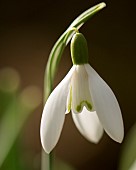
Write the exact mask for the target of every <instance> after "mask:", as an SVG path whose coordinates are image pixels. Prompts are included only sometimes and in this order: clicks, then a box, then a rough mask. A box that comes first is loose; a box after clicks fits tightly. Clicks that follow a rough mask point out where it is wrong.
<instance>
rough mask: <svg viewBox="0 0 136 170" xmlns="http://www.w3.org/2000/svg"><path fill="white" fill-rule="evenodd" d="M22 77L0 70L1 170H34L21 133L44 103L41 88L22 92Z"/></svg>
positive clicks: (7, 69) (10, 70)
mask: <svg viewBox="0 0 136 170" xmlns="http://www.w3.org/2000/svg"><path fill="white" fill-rule="evenodd" d="M19 85H20V76H19V74H18V72H17V71H16V70H14V69H12V68H4V69H3V70H1V71H0V169H1V170H9V169H10V170H24V169H30V168H28V167H27V164H25V162H24V161H23V154H22V153H23V151H21V146H20V141H19V138H18V136H19V134H20V132H21V130H22V128H23V126H24V125H25V122H26V120H27V118H28V117H29V115H30V114H31V113H33V111H34V110H35V109H36V108H37V107H38V106H39V104H40V103H41V93H40V90H39V88H38V87H35V86H29V87H26V88H25V89H23V90H20V88H19V87H20V86H19Z"/></svg>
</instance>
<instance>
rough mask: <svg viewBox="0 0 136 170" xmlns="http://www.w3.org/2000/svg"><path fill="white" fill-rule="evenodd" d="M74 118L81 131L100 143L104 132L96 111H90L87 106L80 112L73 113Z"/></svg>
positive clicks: (85, 135) (87, 137) (89, 138)
mask: <svg viewBox="0 0 136 170" xmlns="http://www.w3.org/2000/svg"><path fill="white" fill-rule="evenodd" d="M72 117H73V120H74V122H75V125H76V127H77V128H78V130H79V131H80V133H81V134H82V135H83V136H84V137H85V138H86V139H88V140H89V141H91V142H93V143H98V142H99V140H100V139H101V137H102V134H103V128H102V125H101V124H100V121H99V119H98V116H97V114H96V112H95V111H94V112H90V111H88V110H87V109H86V108H85V107H84V108H83V111H82V112H81V113H79V114H75V113H72Z"/></svg>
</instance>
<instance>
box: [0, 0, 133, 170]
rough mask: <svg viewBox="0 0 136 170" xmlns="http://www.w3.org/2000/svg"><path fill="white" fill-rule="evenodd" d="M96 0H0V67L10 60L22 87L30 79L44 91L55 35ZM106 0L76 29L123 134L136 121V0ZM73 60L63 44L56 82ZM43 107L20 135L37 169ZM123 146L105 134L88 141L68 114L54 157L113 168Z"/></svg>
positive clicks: (82, 166) (25, 152)
mask: <svg viewBox="0 0 136 170" xmlns="http://www.w3.org/2000/svg"><path fill="white" fill-rule="evenodd" d="M99 2H101V1H98V0H92V1H90V0H85V1H83V0H74V1H73V0H68V1H64V0H58V1H56V0H50V1H49V0H44V1H43V0H23V1H17V0H11V1H10V0H0V68H4V67H7V66H10V67H13V68H15V69H17V71H18V72H19V73H20V75H21V78H22V87H25V86H27V85H30V84H34V85H37V86H39V87H40V88H41V89H42V91H43V77H44V70H45V66H46V62H47V59H48V56H49V53H50V50H51V48H52V47H53V45H54V43H55V41H56V40H57V39H58V38H59V36H60V35H61V34H62V33H63V32H64V31H65V29H66V28H67V27H68V26H69V24H70V23H71V22H72V21H73V20H74V19H75V18H76V17H77V16H78V15H79V14H80V13H82V12H83V11H85V10H86V9H88V8H90V7H91V6H93V5H95V4H97V3H99ZM105 2H106V4H107V7H106V8H105V9H104V10H102V11H101V12H99V13H98V14H97V15H95V16H94V17H93V18H92V19H91V20H89V22H87V23H86V24H85V25H84V26H83V27H82V29H81V30H80V31H81V32H82V33H83V34H84V35H85V37H86V39H87V41H88V46H89V53H90V59H89V60H90V64H91V65H92V66H93V67H94V68H95V70H96V71H97V72H98V73H99V74H100V75H101V77H102V78H103V79H104V80H105V81H106V82H107V83H108V84H109V85H110V87H111V88H112V89H113V91H114V93H115V94H116V97H117V99H118V101H119V103H120V106H121V109H122V115H123V119H124V125H125V134H127V132H128V130H129V129H130V127H131V126H132V125H133V124H134V123H135V121H136V113H135V105H136V103H135V102H136V100H135V96H136V91H135V87H136V64H135V63H136V54H135V50H136V12H135V11H136V9H135V5H136V1H132V0H129V1H128V0H120V1H117V0H110V1H108V0H105ZM71 66H72V63H71V59H70V52H69V47H67V48H66V50H65V52H64V54H63V57H62V60H61V63H60V67H59V69H58V72H57V76H56V79H55V84H54V85H57V83H58V82H59V81H60V80H61V79H62V78H63V77H64V76H65V74H66V73H67V71H68V70H69V69H70V67H71ZM42 107H43V106H42V105H41V107H40V108H38V109H37V110H36V111H35V112H34V113H33V114H32V115H31V116H30V118H29V120H28V121H27V123H26V125H25V128H24V129H23V131H22V133H21V135H20V139H21V149H22V151H23V152H22V157H23V159H24V160H25V161H26V162H28V164H30V166H31V167H32V169H36V170H39V169H40V150H41V144H40V137H39V127H40V118H41V113H42ZM121 146H122V145H121V144H118V143H116V142H114V141H112V140H111V139H110V138H109V137H108V136H107V134H104V136H103V138H102V139H101V141H100V142H99V144H97V145H94V144H92V143H89V142H88V141H87V140H85V139H84V138H83V137H82V136H81V135H80V134H79V132H78V130H77V129H76V127H75V125H74V123H73V121H72V119H71V115H70V114H69V115H67V116H66V121H65V125H64V128H63V132H62V135H61V138H60V140H59V143H58V145H57V147H56V149H55V151H56V155H57V157H58V158H60V159H62V160H64V161H66V162H67V163H69V164H71V165H72V166H73V167H75V168H76V169H77V170H83V169H84V170H90V169H92V170H116V169H117V167H118V162H119V158H120V151H121ZM27 155H29V157H28V156H27ZM36 160H39V161H36ZM37 162H38V163H37Z"/></svg>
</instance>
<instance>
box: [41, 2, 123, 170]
mask: <svg viewBox="0 0 136 170" xmlns="http://www.w3.org/2000/svg"><path fill="white" fill-rule="evenodd" d="M105 6H106V4H105V3H104V2H102V3H100V4H97V5H95V6H93V7H91V8H89V9H88V10H86V11H85V12H83V13H82V14H81V15H79V16H78V17H77V18H76V19H75V20H74V21H73V22H72V23H71V25H70V26H69V27H68V28H67V29H66V31H65V32H64V33H63V34H62V35H61V36H60V38H59V39H58V40H57V42H56V43H55V45H54V46H53V48H52V50H51V53H50V55H49V59H48V62H47V66H46V70H45V77H44V104H45V106H44V110H43V114H42V119H41V127H40V136H41V143H42V146H43V148H44V151H45V152H44V151H42V165H41V169H42V170H44V169H48V170H52V169H54V168H53V162H52V160H53V159H52V152H51V150H52V149H53V148H54V147H55V145H56V144H57V142H58V140H59V137H60V135H61V130H62V128H63V124H64V120H65V115H66V114H67V113H69V112H70V111H71V113H72V117H73V120H74V123H75V125H76V127H77V128H78V130H79V131H80V133H81V134H82V135H83V136H84V137H85V138H86V139H88V140H89V141H91V142H93V143H97V142H98V141H99V140H100V138H101V137H102V134H103V131H104V130H105V131H106V132H107V134H108V135H109V136H110V137H111V138H112V139H114V140H115V141H117V142H121V141H122V139H123V134H124V129H123V121H122V116H121V111H120V108H119V104H118V102H117V99H116V97H115V95H114V94H113V92H112V90H111V89H110V87H109V86H108V85H107V84H106V83H105V82H104V81H103V79H102V78H101V77H100V76H99V75H98V74H97V73H96V71H95V70H94V69H93V68H92V67H91V66H90V65H89V63H88V47H87V42H86V40H85V38H84V36H83V35H82V34H81V33H79V32H78V30H79V29H80V28H81V27H82V26H83V25H84V24H85V23H86V22H87V21H88V20H89V19H90V18H91V17H92V16H93V15H94V14H96V13H97V12H99V11H100V10H101V9H103V8H104V7H105ZM71 38H72V41H71V57H72V62H73V66H72V68H71V69H70V71H69V72H68V74H67V75H66V76H65V78H64V79H63V80H62V81H61V82H60V83H59V85H58V86H57V87H56V88H55V89H54V90H53V80H54V77H55V73H56V70H57V67H58V65H59V62H60V59H61V56H62V54H63V51H64V49H65V47H66V46H67V45H68V43H69V42H70V40H71ZM50 152H51V153H50ZM46 153H47V154H46ZM48 153H50V154H49V155H48Z"/></svg>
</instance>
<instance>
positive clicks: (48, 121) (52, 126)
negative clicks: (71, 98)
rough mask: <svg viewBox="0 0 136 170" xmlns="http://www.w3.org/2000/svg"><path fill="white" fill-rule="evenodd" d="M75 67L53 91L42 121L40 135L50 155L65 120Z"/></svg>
mask: <svg viewBox="0 0 136 170" xmlns="http://www.w3.org/2000/svg"><path fill="white" fill-rule="evenodd" d="M73 71H74V66H73V67H72V68H71V70H70V71H69V73H68V74H67V76H66V77H65V78H64V79H63V80H62V81H61V82H60V84H59V85H58V86H57V87H56V88H55V89H54V90H53V92H52V93H51V95H50V96H49V98H48V100H47V102H46V104H45V107H44V110H43V114H42V119H41V127H40V135H41V143H42V146H43V148H44V150H45V151H46V152H47V153H49V152H50V151H51V150H52V149H53V148H54V147H55V145H56V144H57V142H58V140H59V137H60V134H61V130H62V127H63V123H64V118H65V110H66V99H67V95H68V86H69V83H70V79H71V76H72V73H73Z"/></svg>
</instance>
